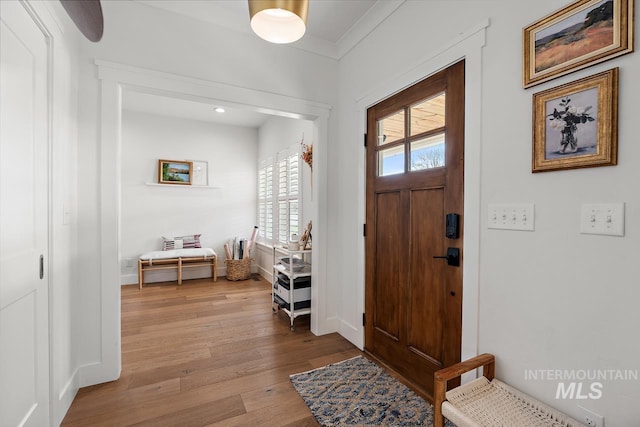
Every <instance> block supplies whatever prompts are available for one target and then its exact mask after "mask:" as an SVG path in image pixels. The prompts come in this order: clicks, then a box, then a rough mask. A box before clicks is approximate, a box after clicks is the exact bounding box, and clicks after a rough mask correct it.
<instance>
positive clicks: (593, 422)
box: [578, 406, 604, 427]
mask: <svg viewBox="0 0 640 427" xmlns="http://www.w3.org/2000/svg"><path fill="white" fill-rule="evenodd" d="M578 409H579V410H580V415H581V418H582V421H583V422H584V423H585V424H586V425H588V426H589V427H604V417H603V416H602V415H598V414H596V413H595V412H591V411H590V410H588V409H586V408H583V407H582V406H578Z"/></svg>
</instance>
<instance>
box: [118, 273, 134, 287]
mask: <svg viewBox="0 0 640 427" xmlns="http://www.w3.org/2000/svg"><path fill="white" fill-rule="evenodd" d="M137 283H138V275H137V274H123V275H121V276H120V284H121V285H136V284H137Z"/></svg>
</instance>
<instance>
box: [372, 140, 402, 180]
mask: <svg viewBox="0 0 640 427" xmlns="http://www.w3.org/2000/svg"><path fill="white" fill-rule="evenodd" d="M399 173H404V145H396V146H395V147H391V148H387V149H385V150H380V151H378V176H389V175H396V174H399Z"/></svg>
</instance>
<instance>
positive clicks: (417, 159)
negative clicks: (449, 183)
mask: <svg viewBox="0 0 640 427" xmlns="http://www.w3.org/2000/svg"><path fill="white" fill-rule="evenodd" d="M444 147H445V138H444V132H443V133H439V134H437V135H434V136H430V137H428V138H423V139H419V140H417V141H413V142H412V143H411V154H410V155H411V162H410V170H411V171H419V170H424V169H433V168H439V167H442V166H444V165H445V157H444Z"/></svg>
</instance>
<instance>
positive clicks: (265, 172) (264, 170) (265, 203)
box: [258, 161, 273, 241]
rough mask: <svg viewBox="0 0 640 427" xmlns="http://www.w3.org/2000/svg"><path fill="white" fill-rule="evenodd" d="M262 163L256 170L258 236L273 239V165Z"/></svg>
mask: <svg viewBox="0 0 640 427" xmlns="http://www.w3.org/2000/svg"><path fill="white" fill-rule="evenodd" d="M268 163H269V161H266V162H264V163H263V165H262V167H260V169H259V170H258V235H259V236H260V237H263V238H264V239H265V240H268V241H270V240H271V239H273V164H268Z"/></svg>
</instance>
